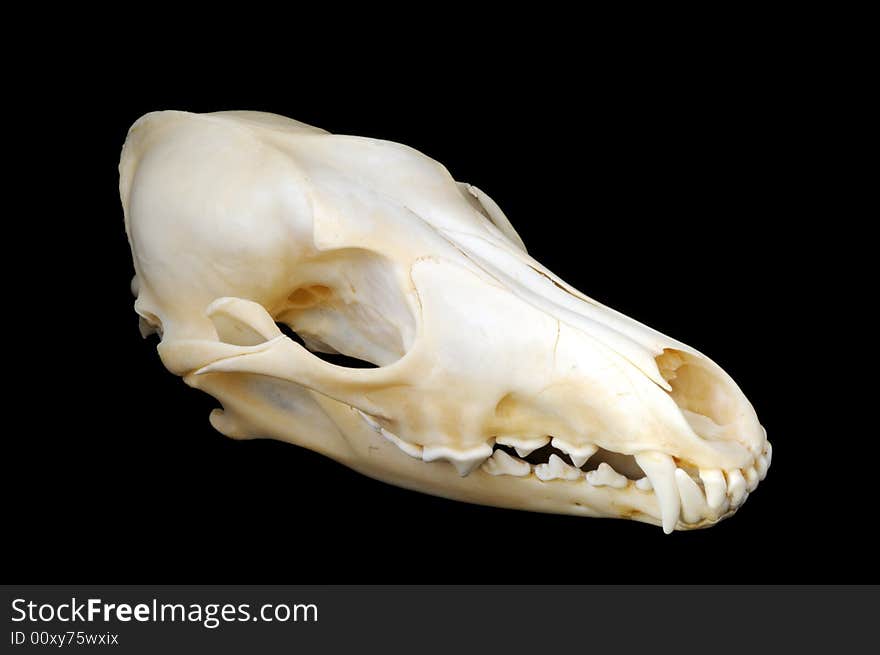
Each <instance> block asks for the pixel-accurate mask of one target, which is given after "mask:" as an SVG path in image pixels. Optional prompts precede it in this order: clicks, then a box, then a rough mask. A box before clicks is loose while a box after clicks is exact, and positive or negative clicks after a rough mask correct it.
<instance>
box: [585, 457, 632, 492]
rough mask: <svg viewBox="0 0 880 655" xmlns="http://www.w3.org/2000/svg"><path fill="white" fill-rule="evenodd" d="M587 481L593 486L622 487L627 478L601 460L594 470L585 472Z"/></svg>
mask: <svg viewBox="0 0 880 655" xmlns="http://www.w3.org/2000/svg"><path fill="white" fill-rule="evenodd" d="M587 482H589V483H590V484H591V485H593V486H594V487H614V488H615V489H623V488H624V487H625V486H626V483H627V479H626V478H625V477H624V476H622V475H621V474H620V473H618V472H617V471H615V470H614V469H613V468H611V467H610V466H609V465H608V464H607V463H606V462H602V463H601V464H599V467H598V468H597V469H596V470H595V471H588V472H587Z"/></svg>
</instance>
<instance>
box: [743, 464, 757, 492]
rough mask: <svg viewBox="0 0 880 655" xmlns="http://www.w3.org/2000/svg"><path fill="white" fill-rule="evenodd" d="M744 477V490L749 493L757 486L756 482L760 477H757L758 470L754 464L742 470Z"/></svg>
mask: <svg viewBox="0 0 880 655" xmlns="http://www.w3.org/2000/svg"><path fill="white" fill-rule="evenodd" d="M743 473H744V474H745V478H746V490H747V491H748V492H749V493H751V492H753V491H754V490H755V489H757V488H758V482H760V481H761V480H760V478H759V477H758V471H757V470H756V469H755V467H754V466H750V467H749V468H747V469H745V470H744V471H743Z"/></svg>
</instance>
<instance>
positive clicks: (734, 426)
mask: <svg viewBox="0 0 880 655" xmlns="http://www.w3.org/2000/svg"><path fill="white" fill-rule="evenodd" d="M119 170H120V193H121V196H122V204H123V207H124V211H125V225H126V232H127V234H128V238H129V242H130V244H131V250H132V255H133V259H134V268H135V273H136V274H135V277H134V280H133V281H132V289H133V291H134V293H135V295H136V296H137V300H136V302H135V310H136V311H137V313H138V314H139V315H140V316H141V327H142V331H143V332H144V334H145V336H146V334H149V333H150V332H153V331H155V332H158V333H159V335H160V336H161V341H160V343H159V346H158V350H159V354H160V357H161V358H162V362H163V363H164V365H165V366H166V367H167V368H168V369H169V370H170V371H172V372H173V373H175V374H177V375H181V376H183V378H184V380H185V381H186V383H187V384H189V385H191V386H193V387H196V388H199V389H202V390H204V391H206V392H207V393H209V394H211V395H212V396H214V397H216V398H217V399H218V400H219V401H220V403H221V404H222V406H223V409H222V410H220V409H217V410H214V412H213V413H212V414H211V417H210V418H211V423H212V425H213V426H214V427H215V428H216V429H217V430H219V431H220V432H222V433H224V434H226V435H229V436H230V437H235V438H252V437H272V438H276V439H281V440H284V441H289V442H291V443H293V444H297V445H299V446H303V447H305V448H309V449H312V450H315V451H317V452H320V453H323V454H325V455H327V456H329V457H332V458H334V459H336V460H338V461H339V462H341V463H343V464H345V465H346V466H349V467H351V468H353V469H355V470H357V471H360V472H362V473H364V474H366V475H369V476H372V477H374V478H378V479H380V480H384V481H386V482H390V483H392V484H396V485H400V486H402V487H407V488H410V489H416V490H419V491H424V492H427V493H432V494H437V495H440V496H445V497H448V498H454V499H459V500H465V501H470V502H475V503H483V504H488V505H496V506H500V507H510V508H517V509H527V510H535V511H543V512H556V513H566V514H575V515H580V516H601V517H621V518H631V519H635V520H638V521H644V522H647V523H653V524H657V525H662V526H663V529H664V531H666V532H671V531H672V530H673V529H676V528H678V529H689V528H696V527H704V526H708V525H712V524H713V523H715V522H717V521H718V520H719V519H721V518H724V517H725V516H728V515H730V514H731V513H733V512H734V511H735V510H736V509H737V508H738V507H739V506H740V505H741V504H742V503H743V501H744V500H745V498H746V496H747V495H748V493H749V492H751V491H753V490H754V489H755V487H756V486H757V484H758V481H759V480H760V479H763V477H764V475H765V474H766V472H767V467H768V466H769V463H770V455H771V451H770V444H769V443H768V442H767V440H766V433H765V431H764V430H763V428H762V427H761V425H760V424H759V423H758V419H757V417H756V416H755V412H754V410H753V409H752V406H751V405H750V404H749V402H748V401H747V400H746V398H745V397H744V396H743V394H742V392H741V391H740V390H739V388H738V387H737V386H736V384H735V383H734V382H733V380H731V379H730V377H729V376H728V375H727V374H726V373H724V371H722V370H721V369H720V368H719V367H718V366H717V365H716V364H715V363H713V362H712V361H711V360H709V359H707V358H706V357H705V356H703V355H701V354H700V353H699V352H697V351H695V350H694V349H692V348H690V347H688V346H686V345H684V344H682V343H679V342H677V341H674V340H672V339H670V338H668V337H666V336H664V335H662V334H660V333H658V332H656V331H654V330H652V329H649V328H647V327H645V326H644V325H641V324H640V323H637V322H636V321H633V320H631V319H629V318H627V317H626V316H624V315H622V314H620V313H618V312H615V311H613V310H611V309H609V308H607V307H605V306H603V305H601V304H599V303H597V302H595V301H593V300H592V299H590V298H589V297H587V296H585V295H584V294H582V293H580V292H579V291H577V290H576V289H574V288H572V287H571V286H569V285H567V284H566V283H565V282H563V281H562V280H561V279H559V278H558V277H556V276H555V275H553V273H551V272H550V271H549V270H547V269H546V268H544V267H543V266H542V265H541V264H539V263H538V262H537V261H535V260H534V259H532V258H531V257H529V255H528V254H526V249H525V247H524V246H523V243H522V241H521V240H520V238H519V236H518V235H517V233H516V232H515V231H514V229H513V227H512V226H511V224H510V223H509V222H508V220H507V218H505V216H504V214H503V213H502V212H501V210H500V209H499V207H498V206H497V205H496V204H495V203H494V202H493V201H492V200H491V199H490V198H489V197H488V196H486V194H484V193H483V192H482V191H480V190H479V189H477V188H476V187H474V186H470V185H468V184H462V183H456V182H455V181H454V180H453V178H452V177H451V176H450V175H449V173H448V172H447V171H446V169H445V168H443V166H441V165H440V164H438V163H437V162H435V161H433V160H432V159H429V158H428V157H426V156H424V155H422V154H420V153H419V152H416V151H415V150H413V149H411V148H408V147H406V146H402V145H399V144H396V143H390V142H387V141H380V140H375V139H368V138H360V137H353V136H340V135H333V134H329V133H327V132H325V131H323V130H320V129H317V128H314V127H310V126H308V125H305V124H302V123H299V122H296V121H293V120H290V119H287V118H283V117H281V116H276V115H273V114H263V113H258V112H220V113H215V114H201V115H199V114H190V113H186V112H178V111H164V112H156V113H151V114H147V115H146V116H144V117H142V118H141V119H140V120H138V121H137V122H136V123H135V124H134V126H132V128H131V130H130V132H129V135H128V138H127V140H126V143H125V146H124V148H123V151H122V159H121V162H120V165H119ZM279 325H286V326H289V328H290V329H291V330H293V331H295V332H296V333H297V335H299V337H300V338H301V341H302V343H300V342H299V341H297V340H295V339H293V338H291V337H290V336H288V334H287V332H286V331H282V330H281V329H280V328H279ZM321 353H341V354H344V355H348V356H350V357H354V358H358V359H361V360H366V361H367V362H370V363H372V364H374V365H375V367H373V368H349V367H345V366H339V365H336V364H333V363H330V362H328V361H326V357H323V358H322V356H321Z"/></svg>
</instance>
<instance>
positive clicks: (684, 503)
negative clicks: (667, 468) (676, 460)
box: [675, 468, 709, 523]
mask: <svg viewBox="0 0 880 655" xmlns="http://www.w3.org/2000/svg"><path fill="white" fill-rule="evenodd" d="M675 482H676V484H677V485H678V493H679V495H680V497H681V518H682V519H683V520H684V522H685V523H697V522H699V520H700V519H701V518H703V517H704V516H706V515H707V514H708V513H709V506H708V505H707V504H706V498H705V497H704V496H703V492H702V491H701V490H700V487H699V485H697V483H696V482H694V480H693V479H692V478H691V476H689V475H688V474H687V473H686V472H685V471H684V470H683V469H679V468H677V469H675Z"/></svg>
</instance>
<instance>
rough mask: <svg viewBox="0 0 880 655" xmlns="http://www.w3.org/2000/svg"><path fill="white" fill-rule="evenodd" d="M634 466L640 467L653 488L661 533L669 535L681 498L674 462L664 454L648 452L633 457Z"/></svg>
mask: <svg viewBox="0 0 880 655" xmlns="http://www.w3.org/2000/svg"><path fill="white" fill-rule="evenodd" d="M635 458H636V464H638V465H639V467H641V469H642V470H643V471H644V472H645V475H647V476H648V479H649V480H650V481H651V486H653V487H654V494H655V495H656V496H657V504H658V505H659V506H660V516H661V519H662V520H663V532H665V533H666V534H670V533H671V532H672V531H673V530H674V529H675V524H676V523H678V514H679V512H680V511H681V497H680V496H679V494H678V485H677V484H676V483H675V461H673V459H672V457H670V456H669V455H667V454H665V453H660V452H656V451H648V452H643V453H639V454H638V455H636V456H635Z"/></svg>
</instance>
